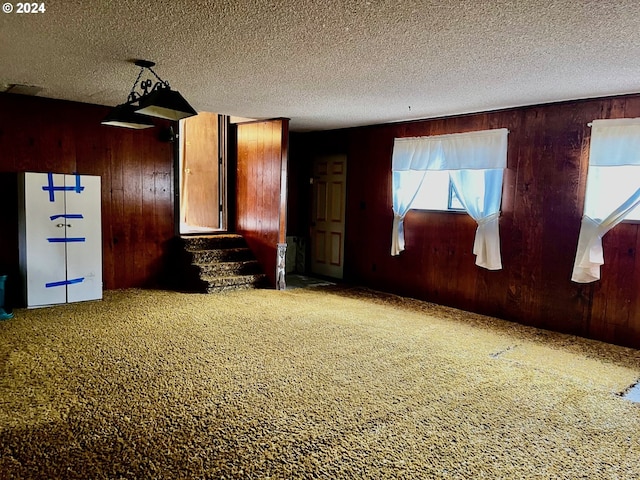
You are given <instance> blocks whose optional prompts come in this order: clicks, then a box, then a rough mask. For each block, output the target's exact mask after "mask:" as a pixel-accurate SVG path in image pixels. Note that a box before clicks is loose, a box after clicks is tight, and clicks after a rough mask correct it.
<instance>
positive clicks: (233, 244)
mask: <svg viewBox="0 0 640 480" xmlns="http://www.w3.org/2000/svg"><path fill="white" fill-rule="evenodd" d="M181 241H182V243H183V245H184V248H185V250H187V251H197V250H215V249H218V248H224V249H226V248H242V247H245V248H246V246H247V244H246V242H245V241H244V238H243V237H242V235H238V234H235V233H228V234H219V235H198V236H193V237H186V236H183V237H181Z"/></svg>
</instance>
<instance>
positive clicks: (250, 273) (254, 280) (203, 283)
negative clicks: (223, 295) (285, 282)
mask: <svg viewBox="0 0 640 480" xmlns="http://www.w3.org/2000/svg"><path fill="white" fill-rule="evenodd" d="M178 243H179V244H178V246H177V249H178V252H177V255H176V268H175V269H174V271H175V272H176V277H175V278H174V279H173V282H172V283H173V284H174V286H176V287H177V288H178V290H182V291H191V292H199V293H213V292H222V291H226V290H240V289H246V288H261V287H266V286H267V280H266V276H265V275H264V273H263V272H262V268H261V266H260V264H259V263H258V261H257V260H256V259H255V257H254V256H253V253H252V252H251V250H249V248H248V247H247V244H246V242H245V240H244V238H242V236H241V235H238V234H219V235H199V236H193V237H191V236H184V237H180V238H179V239H178Z"/></svg>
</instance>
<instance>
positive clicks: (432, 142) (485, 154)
mask: <svg viewBox="0 0 640 480" xmlns="http://www.w3.org/2000/svg"><path fill="white" fill-rule="evenodd" d="M508 133H509V130H507V129H506V128H500V129H495V130H482V131H479V132H469V133H454V134H449V135H434V136H432V137H413V138H396V139H395V140H394V144H393V158H392V162H391V165H392V167H391V169H392V170H393V171H394V172H401V171H406V170H415V171H424V170H486V169H494V168H506V167H507V135H508Z"/></svg>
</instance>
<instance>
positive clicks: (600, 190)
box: [584, 165, 640, 221]
mask: <svg viewBox="0 0 640 480" xmlns="http://www.w3.org/2000/svg"><path fill="white" fill-rule="evenodd" d="M638 175H640V170H639V168H638V167H637V166H635V165H616V166H608V167H597V166H591V167H589V172H588V174H587V192H586V195H585V205H584V213H585V215H589V216H590V217H591V218H596V219H600V220H603V219H604V218H605V217H606V216H607V215H608V214H609V213H610V212H613V211H614V210H615V209H616V208H617V207H618V205H620V203H621V202H620V198H621V197H623V198H629V196H630V195H631V194H632V193H633V192H635V191H636V190H637V189H638V187H640V183H639V182H638ZM616 191H617V193H615V194H614V192H616ZM624 220H636V221H640V206H637V207H636V208H634V209H633V210H631V211H630V212H629V213H628V214H627V215H626V216H625V218H624Z"/></svg>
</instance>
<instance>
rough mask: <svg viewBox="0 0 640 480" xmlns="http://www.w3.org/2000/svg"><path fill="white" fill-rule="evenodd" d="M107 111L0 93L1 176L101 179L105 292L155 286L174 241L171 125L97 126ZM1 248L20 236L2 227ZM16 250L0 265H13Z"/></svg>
mask: <svg viewBox="0 0 640 480" xmlns="http://www.w3.org/2000/svg"><path fill="white" fill-rule="evenodd" d="M108 111H109V108H107V107H101V106H96V105H87V104H80V103H74V102H66V101H60V100H51V99H45V98H38V97H25V96H20V95H11V94H0V172H19V171H33V172H57V173H75V172H77V173H80V174H86V175H99V176H100V177H101V178H102V237H103V270H104V271H103V278H104V288H105V289H117V288H128V287H142V286H149V285H156V284H158V282H159V280H160V278H161V275H162V273H163V269H164V261H165V254H166V249H167V247H168V243H169V242H170V240H171V239H172V238H173V236H174V195H173V192H174V185H173V181H174V180H173V153H172V150H173V144H171V143H168V142H163V141H160V140H159V133H160V131H161V129H162V128H167V127H168V125H169V124H168V123H166V122H163V121H159V122H157V125H158V126H157V127H156V128H153V129H148V130H138V131H134V130H128V129H123V128H117V127H107V126H103V125H100V121H101V120H102V118H103V117H104V116H105V115H106V114H107V112H108ZM0 237H1V238H2V239H3V240H2V242H0V244H3V245H7V244H11V243H12V242H13V241H14V240H13V239H14V238H16V237H17V231H13V230H12V229H7V228H2V229H0ZM17 262H18V259H17V256H16V252H15V251H13V249H10V251H3V252H0V267H2V268H4V269H6V270H9V271H12V269H13V268H16V266H17Z"/></svg>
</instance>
